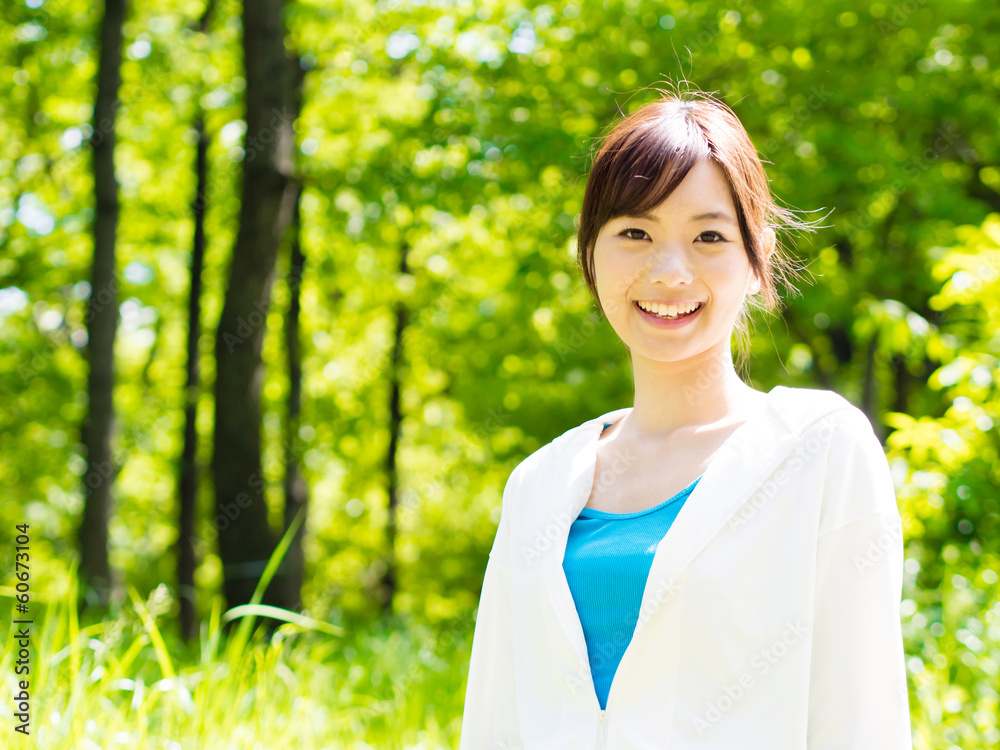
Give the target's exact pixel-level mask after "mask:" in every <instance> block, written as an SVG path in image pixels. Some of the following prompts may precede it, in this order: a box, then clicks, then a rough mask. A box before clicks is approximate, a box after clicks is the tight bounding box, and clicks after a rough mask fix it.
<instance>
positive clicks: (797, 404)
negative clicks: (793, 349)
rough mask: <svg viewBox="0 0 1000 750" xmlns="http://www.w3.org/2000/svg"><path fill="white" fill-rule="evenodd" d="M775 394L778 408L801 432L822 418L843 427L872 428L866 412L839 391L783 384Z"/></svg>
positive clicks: (840, 428)
mask: <svg viewBox="0 0 1000 750" xmlns="http://www.w3.org/2000/svg"><path fill="white" fill-rule="evenodd" d="M772 395H774V396H775V398H774V401H773V405H774V408H775V410H776V411H777V412H778V413H779V414H780V415H781V416H782V417H783V418H784V419H785V421H786V422H787V423H788V424H789V426H790V427H792V428H794V429H795V430H796V431H797V432H804V431H805V430H807V429H809V428H810V427H812V426H813V425H815V424H816V423H818V422H824V423H827V424H829V423H834V424H836V425H837V427H838V430H841V431H843V430H861V431H862V432H865V431H872V424H871V421H870V420H869V419H868V416H867V415H866V414H865V412H864V411H862V410H861V409H860V408H858V407H857V406H855V405H854V404H853V403H852V402H851V401H850V400H849V399H848V398H846V397H845V396H843V395H842V394H840V393H838V392H837V391H834V390H830V389H827V388H799V387H791V386H784V385H779V386H776V387H775V388H774V390H773V391H772Z"/></svg>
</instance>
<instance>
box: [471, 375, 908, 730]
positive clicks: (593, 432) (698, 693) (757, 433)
mask: <svg viewBox="0 0 1000 750" xmlns="http://www.w3.org/2000/svg"><path fill="white" fill-rule="evenodd" d="M629 411H630V408H627V409H619V410H617V411H613V412H609V413H608V414H605V415H602V416H600V417H596V418H594V419H591V420H589V421H587V422H584V423H583V424H581V425H579V426H578V427H574V428H572V429H570V430H569V431H567V432H565V433H564V434H562V435H561V436H559V437H558V438H556V439H555V440H553V441H552V442H550V443H548V444H547V445H545V446H543V447H542V448H540V449H539V450H537V451H535V452H534V453H533V454H531V455H530V456H528V457H527V458H526V459H525V460H524V461H522V462H521V463H520V464H519V465H518V466H517V468H515V469H514V471H513V472H512V473H511V475H510V478H509V479H508V481H507V484H506V487H505V488H504V492H503V503H502V507H501V513H500V523H499V527H498V528H497V533H496V537H495V540H494V543H493V547H492V549H491V550H490V556H489V561H488V564H487V566H486V574H485V578H484V580H483V590H482V596H481V599H480V602H479V609H478V613H477V618H476V627H475V633H474V636H473V643H472V655H471V659H470V663H469V676H468V684H467V688H466V696H465V709H464V717H463V723H462V735H461V741H460V744H459V750H514V749H515V748H523V749H524V750H589V748H600V749H601V750H689V749H690V748H713V749H717V750H751V749H752V750H758V749H759V750H903V749H904V748H905V749H906V750H912V741H911V730H910V715H909V705H908V700H907V688H906V671H905V665H904V653H903V640H902V631H901V627H900V618H899V604H900V595H901V591H902V576H903V539H902V525H901V520H900V516H899V510H898V508H897V506H896V498H895V492H894V489H893V483H892V477H891V475H890V472H889V466H888V462H887V461H886V458H885V454H884V452H883V450H882V447H881V444H880V443H879V441H878V439H877V437H876V436H875V433H874V432H873V430H872V426H871V423H870V422H869V421H868V418H867V417H866V416H865V414H864V412H862V411H861V410H860V409H858V408H857V407H855V406H853V405H852V404H851V403H850V402H849V401H847V400H846V399H845V398H844V397H842V396H840V395H838V394H837V393H834V392H833V391H827V390H812V389H804V388H789V387H786V386H776V387H775V388H774V389H773V390H771V392H770V393H769V394H767V400H766V403H765V405H764V407H763V408H762V409H761V410H760V411H758V412H757V413H756V414H754V415H752V416H751V417H750V418H749V419H748V420H747V421H746V422H744V423H743V424H742V425H740V426H739V427H738V428H737V429H736V430H735V431H734V432H733V433H732V434H731V435H730V436H729V438H728V439H727V440H726V442H725V443H724V444H723V445H722V447H721V448H720V449H719V451H718V452H717V453H716V454H715V455H714V456H713V457H712V459H711V461H710V463H709V465H708V467H707V469H706V471H705V473H704V475H703V477H702V479H701V481H700V482H699V483H698V484H697V486H696V487H695V489H694V491H693V492H692V493H691V495H690V496H689V497H688V499H687V501H686V502H685V503H684V506H683V507H682V508H681V510H680V513H679V514H678V516H677V518H676V520H675V521H674V524H673V526H672V527H671V528H670V530H669V531H668V532H667V534H666V536H665V537H664V539H663V541H661V542H660V543H659V545H658V546H657V548H656V553H655V556H654V558H653V563H652V567H651V569H650V571H649V578H648V580H647V582H646V588H645V591H644V593H643V597H642V605H641V608H640V614H639V620H638V622H637V623H636V626H635V632H634V634H633V636H632V640H631V642H630V643H629V646H628V648H627V650H626V651H625V654H624V656H623V657H622V660H621V663H620V664H619V666H618V670H617V672H616V673H615V677H614V681H613V682H612V685H611V690H610V693H609V695H608V701H607V708H606V710H603V711H602V710H601V708H600V704H599V703H598V700H597V695H596V693H595V691H594V685H593V681H592V679H591V674H590V666H589V661H588V658H587V644H586V641H585V639H584V635H583V629H582V627H581V625H580V620H579V617H578V615H577V612H576V606H575V604H574V602H573V597H572V594H571V593H570V589H569V585H568V583H567V581H566V576H565V574H564V572H563V567H562V562H563V555H564V552H565V549H566V541H567V538H568V535H569V528H570V525H571V524H572V523H573V521H574V520H575V519H576V517H577V514H578V513H579V512H580V510H581V509H582V508H583V507H584V506H585V505H586V503H587V500H588V498H589V496H590V491H591V488H592V485H593V481H594V468H595V463H596V450H597V441H598V437H599V436H600V433H601V431H602V430H603V427H604V424H605V423H608V422H614V421H616V420H617V419H618V418H620V417H622V416H624V415H625V414H626V413H628V412H629ZM612 468H613V467H612Z"/></svg>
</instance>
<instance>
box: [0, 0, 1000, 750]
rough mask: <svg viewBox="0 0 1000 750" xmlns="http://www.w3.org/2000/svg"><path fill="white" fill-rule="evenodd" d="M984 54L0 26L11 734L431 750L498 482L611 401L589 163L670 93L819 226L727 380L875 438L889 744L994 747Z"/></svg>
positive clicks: (321, 28)
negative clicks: (884, 561)
mask: <svg viewBox="0 0 1000 750" xmlns="http://www.w3.org/2000/svg"><path fill="white" fill-rule="evenodd" d="M998 44H1000V6H997V4H996V3H994V2H987V1H962V2H955V0H906V1H905V2H901V3H895V4H893V3H861V2H844V1H843V0H815V1H814V2H808V3H806V2H801V1H800V0H756V1H752V0H734V2H731V3H710V2H690V3H689V2H683V1H678V2H671V3H659V2H650V1H648V0H626V1H624V2H623V1H620V0H606V2H604V3H603V5H602V4H598V3H582V2H577V3H574V2H559V1H556V0H554V1H553V2H549V3H545V4H541V3H532V2H520V0H510V1H509V2H498V1H496V0H480V1H477V2H475V3H473V2H471V1H468V0H466V1H461V0H454V1H452V0H436V1H435V0H431V1H426V2H418V1H409V2H407V1H406V0H398V1H397V2H369V1H368V0H351V1H350V2H347V1H346V0H345V1H342V2H341V1H337V0H330V1H327V0H296V1H295V2H287V3H282V2H280V1H279V0H245V2H244V3H240V2H237V1H236V0H217V1H214V2H213V1H211V0H210V2H209V3H208V4H207V5H206V4H205V3H204V2H202V1H201V0H158V2H150V1H149V0H135V1H133V2H126V0H107V2H106V3H96V4H93V3H89V2H85V1H84V0H5V2H4V3H3V19H2V22H0V372H2V377H0V419H2V422H0V429H2V432H0V488H2V492H3V494H2V497H0V549H2V550H4V553H3V554H4V557H3V560H2V564H0V570H2V574H3V584H4V585H3V586H2V587H0V610H2V611H0V614H2V616H3V617H4V620H3V623H4V627H7V626H8V625H9V626H10V634H9V635H8V637H7V638H6V639H5V642H4V651H3V657H2V659H0V668H2V674H3V681H2V683H0V684H2V685H3V687H2V688H0V695H2V696H3V705H4V706H8V707H9V706H11V705H14V704H15V695H16V694H17V693H18V686H17V684H16V681H15V679H14V674H15V672H14V669H15V664H16V662H17V659H18V658H19V657H18V654H19V650H18V648H17V647H16V641H15V640H14V638H13V635H14V633H15V626H14V624H13V620H14V619H15V618H17V617H18V614H17V611H16V607H17V606H18V605H19V604H21V603H23V601H19V600H18V596H19V595H20V594H25V593H28V592H29V591H30V593H29V594H28V595H29V601H28V605H27V606H29V608H30V609H29V610H28V612H29V613H30V615H31V616H32V617H33V618H34V619H33V624H32V628H33V631H32V632H33V636H32V641H31V646H30V653H31V665H32V675H33V678H32V683H31V684H32V687H31V691H30V692H31V696H30V697H31V702H30V711H31V713H30V719H31V721H30V724H31V735H30V736H29V737H25V736H23V734H18V733H16V732H15V731H14V727H15V726H16V725H18V724H19V723H20V722H19V721H18V720H16V719H14V718H11V716H10V715H8V714H9V713H10V712H7V711H6V710H5V716H6V717H7V718H5V719H4V722H5V725H4V726H3V727H2V728H0V731H3V732H4V736H5V739H4V744H6V742H7V740H6V737H15V738H16V739H17V740H18V741H23V742H24V743H26V744H25V746H37V747H47V748H48V747H52V748H69V747H73V748H77V747H80V748H93V747H115V746H118V745H122V746H126V745H128V746H137V747H170V748H182V747H183V748H189V747H190V748H195V747H206V748H214V747H221V746H226V747H234V748H236V747H239V748H242V747H247V748H249V747H274V746H279V745H288V743H291V745H292V746H297V747H359V748H360V747H379V748H382V747H407V748H411V747H412V748H416V747H420V748H431V747H435V748H436V747H457V742H458V736H459V729H460V723H461V708H462V698H463V688H464V679H465V670H467V665H468V655H469V647H470V644H471V634H472V627H473V623H474V611H475V608H476V605H477V602H478V597H479V590H480V586H481V583H482V575H483V571H484V568H485V564H486V559H487V554H488V551H489V548H490V546H491V544H492V540H493V535H494V533H495V529H496V523H497V520H498V518H499V509H500V497H501V492H502V489H503V486H504V484H505V482H506V479H507V476H508V475H509V473H510V471H511V470H512V469H513V467H514V466H516V465H517V463H518V462H519V461H520V460H522V459H523V458H524V457H525V456H527V455H528V454H529V453H531V452H532V451H534V450H535V449H536V448H538V447H540V446H541V445H543V444H545V443H547V442H548V441H550V440H551V439H553V438H554V437H556V436H557V435H559V434H561V433H563V432H564V431H566V430H567V429H569V428H570V427H572V426H574V425H576V424H579V423H580V422H582V421H584V420H586V419H589V418H591V417H593V416H596V415H598V414H601V413H604V412H606V411H610V410H612V409H616V408H620V407H623V406H628V405H630V404H631V400H630V398H631V375H630V371H629V363H628V360H627V357H626V356H625V354H624V352H623V350H622V348H621V346H620V343H619V342H618V340H617V338H616V337H615V335H614V333H613V331H612V330H611V329H610V327H609V326H608V324H607V322H606V321H604V320H602V319H601V318H599V317H598V315H597V311H596V307H595V305H594V303H593V300H592V299H591V298H590V297H589V296H588V293H587V289H586V287H585V286H584V284H583V282H582V277H581V275H580V273H579V271H578V269H577V267H576V261H575V244H574V242H575V219H576V216H577V214H578V213H579V210H580V203H581V199H582V193H583V186H584V181H585V175H586V171H587V168H588V166H589V159H590V158H591V154H592V152H593V149H594V148H595V147H596V145H597V143H598V139H599V137H600V135H601V134H602V133H603V132H606V128H607V126H608V125H609V124H611V123H612V122H613V121H614V120H615V119H616V118H617V117H618V116H619V115H620V114H622V113H628V112H630V111H634V109H635V108H636V107H638V106H640V105H641V104H643V103H645V102H646V101H649V100H650V99H651V98H653V97H655V96H656V95H657V94H656V92H655V90H653V89H651V88H649V87H651V86H655V85H656V84H657V82H659V81H663V80H666V79H673V80H677V79H680V78H684V77H686V78H688V79H690V80H691V81H692V82H693V84H694V85H695V86H697V87H698V88H700V89H704V90H708V91H715V92H717V93H718V94H719V96H721V98H723V99H724V100H725V101H726V102H727V103H728V104H729V105H730V106H732V107H733V108H734V109H735V111H736V112H737V114H738V115H739V116H740V118H741V119H742V121H743V122H744V124H745V125H746V127H747V129H748V131H749V133H750V135H751V137H752V139H753V140H754V143H755V145H756V146H757V147H758V150H759V152H760V154H761V156H762V158H764V159H765V166H766V167H767V170H768V175H769V178H770V179H771V183H772V187H773V190H774V192H775V193H776V195H777V196H778V197H779V199H781V200H782V201H783V202H785V203H786V204H787V205H790V206H792V207H794V208H796V209H799V210H802V211H803V212H807V213H806V214H805V215H806V216H812V217H825V220H824V222H823V225H824V228H822V229H820V230H819V231H818V232H816V233H815V234H812V235H806V236H799V237H785V238H784V240H785V241H786V243H787V244H788V246H790V247H791V248H792V250H793V252H794V253H795V255H796V256H798V257H799V258H800V259H801V261H802V263H803V265H805V266H807V267H808V269H809V271H810V276H811V281H810V282H809V283H808V284H805V285H803V286H801V288H800V292H801V293H800V294H794V293H789V294H786V299H785V303H786V306H785V309H784V310H783V311H782V312H781V314H780V315H778V316H773V317H759V316H758V317H757V318H756V319H755V322H754V328H753V334H752V337H751V356H750V359H749V363H750V364H749V367H748V380H749V382H750V383H751V384H752V385H754V387H756V388H758V389H760V390H770V389H771V387H773V386H774V385H777V384H783V385H788V386H795V387H806V388H829V389H833V390H836V391H837V392H839V393H841V394H843V395H844V396H845V397H847V398H848V399H849V400H851V401H852V402H853V403H855V404H857V405H858V406H859V407H860V408H862V409H863V410H864V411H865V413H866V414H867V415H868V417H869V418H870V420H871V421H872V424H873V426H874V427H875V429H876V432H877V434H878V435H879V437H880V438H881V439H882V440H883V441H884V442H885V447H886V452H887V456H888V459H889V462H890V466H891V468H892V472H893V477H894V481H895V483H896V492H897V499H898V502H899V507H900V513H901V515H902V518H903V531H904V535H905V544H906V563H905V582H904V591H903V602H902V615H903V622H902V627H903V632H904V637H905V647H906V652H907V676H908V686H909V690H910V706H911V713H912V718H913V727H914V747H915V748H917V750H923V749H925V748H934V749H935V750H937V749H941V750H945V749H946V748H947V749H948V750H951V749H952V748H963V749H964V750H973V749H976V748H987V747H995V746H996V745H997V743H998V742H1000V729H998V706H1000V700H998V691H997V686H998V684H1000V682H998V670H1000V597H998V583H997V579H998V576H997V572H998V571H1000V524H998V520H1000V515H998V513H1000V503H998V487H1000V460H998V444H1000V440H998V437H1000V432H998V422H1000V377H998V369H997V364H998V356H1000V325H998V324H1000V128H998V112H1000V101H998V89H1000V68H998V67H997V62H996V54H995V52H996V49H997V48H998ZM282 541H283V544H282V543H281V542H282ZM19 547H25V548H27V553H28V554H29V555H30V570H29V569H28V568H26V567H22V566H18V565H17V564H16V562H17V560H16V558H15V552H16V551H17V550H16V548H18V549H19ZM276 550H277V552H276ZM24 559H25V560H29V558H24ZM269 561H270V562H271V565H270V566H268V562H269ZM22 616H23V614H22ZM226 623H232V624H234V625H235V624H236V623H240V627H239V628H238V629H237V628H227V627H225V625H226ZM258 626H260V627H258ZM255 743H256V744H255Z"/></svg>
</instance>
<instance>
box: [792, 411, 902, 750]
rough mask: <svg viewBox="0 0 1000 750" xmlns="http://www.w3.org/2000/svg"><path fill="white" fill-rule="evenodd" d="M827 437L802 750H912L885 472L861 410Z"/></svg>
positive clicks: (898, 553)
mask: <svg viewBox="0 0 1000 750" xmlns="http://www.w3.org/2000/svg"><path fill="white" fill-rule="evenodd" d="M840 416H841V417H842V418H841V419H839V421H838V424H837V428H836V429H835V430H834V431H833V434H832V437H831V440H832V444H831V446H830V453H829V457H830V462H829V464H828V466H827V475H826V482H825V488H824V492H823V506H822V509H821V513H820V524H819V538H818V546H817V560H816V563H817V565H816V589H815V600H814V602H815V604H814V619H813V642H812V655H811V656H812V662H811V669H810V675H809V721H808V739H807V747H808V750H904V749H905V750H912V747H913V744H912V734H911V728H910V712H909V704H908V697H907V690H906V665H905V657H904V652H903V636H902V628H901V626H900V616H899V605H900V596H901V592H902V582H903V536H902V523H901V519H900V515H899V509H898V507H897V505H896V495H895V490H894V489H893V483H892V475H891V473H890V471H889V464H888V461H886V457H885V453H884V452H883V450H882V446H881V443H880V442H879V440H878V438H877V437H876V436H875V433H874V431H873V430H872V426H871V423H870V422H869V421H868V418H867V417H866V416H865V414H864V412H862V411H860V410H859V409H856V408H855V409H851V410H848V411H846V412H842V413H841V415H840Z"/></svg>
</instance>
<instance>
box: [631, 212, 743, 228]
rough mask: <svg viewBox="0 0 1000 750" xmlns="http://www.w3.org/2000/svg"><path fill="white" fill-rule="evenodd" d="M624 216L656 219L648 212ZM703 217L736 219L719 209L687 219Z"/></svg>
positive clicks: (730, 220)
mask: <svg viewBox="0 0 1000 750" xmlns="http://www.w3.org/2000/svg"><path fill="white" fill-rule="evenodd" d="M625 216H627V217H628V218H631V219H645V220H646V221H652V222H654V223H655V222H656V221H657V218H656V216H654V215H653V214H651V213H649V212H643V213H628V214H625ZM705 219H720V220H721V221H728V222H729V223H730V224H735V223H736V220H735V219H734V218H733V217H732V216H730V215H729V214H728V213H727V212H726V211H723V210H721V209H719V210H716V211H708V212H707V213H703V214H697V215H696V216H692V217H691V218H690V219H689V221H703V220H705Z"/></svg>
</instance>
